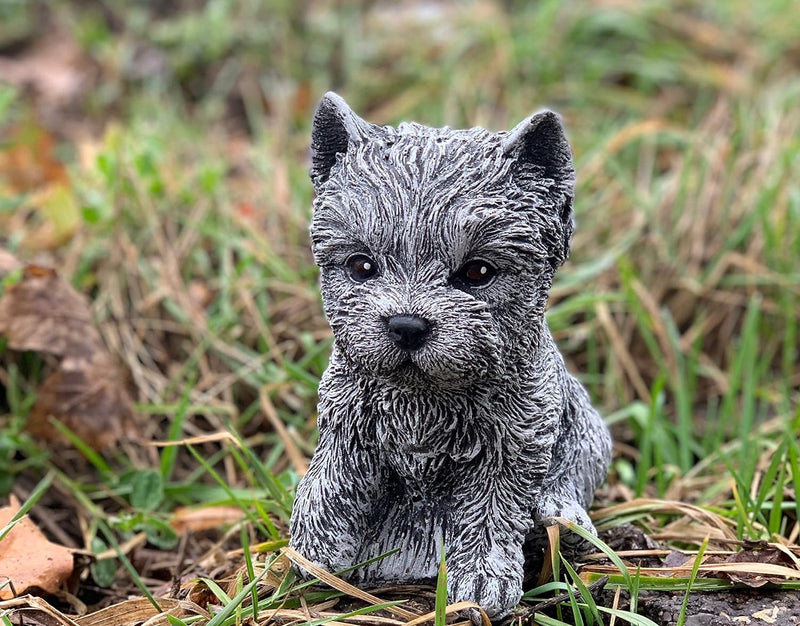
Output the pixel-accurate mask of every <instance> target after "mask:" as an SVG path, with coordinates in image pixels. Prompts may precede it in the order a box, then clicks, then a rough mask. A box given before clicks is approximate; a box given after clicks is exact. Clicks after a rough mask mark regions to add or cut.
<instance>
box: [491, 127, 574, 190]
mask: <svg viewBox="0 0 800 626" xmlns="http://www.w3.org/2000/svg"><path fill="white" fill-rule="evenodd" d="M503 152H504V153H505V154H506V155H507V156H511V157H515V158H516V159H517V160H519V161H520V162H522V163H528V164H530V165H537V166H539V167H541V168H543V172H542V173H543V175H544V178H550V179H552V180H554V181H556V183H557V184H560V185H564V184H566V185H568V186H569V187H570V188H571V187H572V183H573V179H574V177H575V170H574V168H573V166H572V150H571V149H570V147H569V142H568V141H567V137H566V135H565V134H564V127H563V126H562V125H561V118H560V117H559V116H558V115H557V114H555V113H553V112H552V111H541V112H539V113H535V114H534V115H531V116H530V117H529V118H528V119H526V120H523V121H522V122H520V123H519V124H517V125H516V126H515V127H514V129H513V130H511V131H510V132H509V133H508V135H507V136H506V138H505V140H504V141H503Z"/></svg>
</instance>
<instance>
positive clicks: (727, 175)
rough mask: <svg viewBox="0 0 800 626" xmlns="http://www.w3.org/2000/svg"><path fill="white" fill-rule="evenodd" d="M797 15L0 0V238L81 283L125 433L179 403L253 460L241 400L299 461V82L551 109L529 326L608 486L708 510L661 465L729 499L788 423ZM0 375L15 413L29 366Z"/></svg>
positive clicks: (747, 483) (441, 120)
mask: <svg viewBox="0 0 800 626" xmlns="http://www.w3.org/2000/svg"><path fill="white" fill-rule="evenodd" d="M797 24H800V4H798V3H797V2H795V1H793V0H768V1H766V2H759V3H753V2H746V1H744V0H728V1H722V0H719V1H714V2H708V1H693V0H649V1H646V2H633V1H628V0H598V1H592V2H589V1H577V2H557V1H552V0H541V1H538V2H521V1H515V0H505V1H496V2H492V1H489V0H475V1H473V2H436V1H419V2H416V1H410V2H382V1H377V0H372V1H368V0H364V1H361V2H356V1H347V0H340V1H338V2H330V1H323V0H300V1H295V2H292V1H289V0H262V1H256V0H250V1H247V0H241V1H237V0H227V1H224V0H209V1H207V2H200V1H195V0H176V1H175V2H159V1H147V0H137V1H134V2H126V1H122V0H83V1H75V2H64V1H61V0H54V1H51V2H43V1H41V2H39V1H28V2H24V1H22V0H20V1H14V0H12V1H10V2H9V1H5V2H2V3H0V80H2V83H0V128H1V129H2V145H0V197H1V198H2V200H1V201H0V202H2V204H1V205H0V245H2V246H4V247H5V248H6V249H7V250H9V251H11V252H12V253H13V254H15V255H16V256H18V257H19V258H21V259H24V260H26V261H37V262H40V263H43V264H50V265H55V266H56V267H58V268H59V270H60V272H61V273H62V274H63V275H65V276H66V277H67V278H68V279H69V280H71V282H72V283H73V284H74V285H75V286H76V287H77V288H78V289H79V290H81V291H83V292H84V293H87V294H89V295H90V296H91V297H92V299H93V303H94V304H93V306H94V314H95V316H96V318H97V320H98V323H99V325H100V329H101V332H102V333H103V336H104V339H105V341H106V343H107V344H108V345H109V346H110V347H111V348H112V350H113V351H114V352H115V353H116V354H117V355H118V357H119V358H120V360H121V361H122V362H123V363H124V364H125V365H126V368H127V370H129V371H130V374H131V384H132V388H133V389H134V390H135V394H136V397H137V400H138V405H137V406H138V409H139V411H140V412H141V413H142V414H143V415H146V416H148V417H149V419H148V420H147V421H146V422H145V425H144V426H143V432H144V434H145V436H146V437H155V438H158V437H162V436H163V433H164V432H165V430H166V429H167V428H168V426H167V424H169V423H170V421H171V420H175V418H176V414H178V413H180V414H181V415H182V416H183V415H184V413H186V412H187V411H188V414H189V417H187V418H186V419H185V420H183V421H182V424H183V426H182V428H183V429H184V432H185V433H186V434H200V433H205V432H209V431H213V430H216V429H224V428H226V427H227V426H228V425H230V424H233V425H235V427H236V428H237V429H240V430H241V431H242V432H243V433H245V434H246V435H247V436H249V437H252V438H251V439H250V442H251V444H252V445H253V446H256V447H257V449H259V450H262V448H258V446H260V445H263V446H264V448H263V455H264V456H265V458H267V459H268V466H269V468H270V469H271V470H274V471H275V472H276V473H278V474H279V473H281V472H282V471H284V470H287V468H290V463H289V461H288V460H287V459H286V458H285V456H284V454H283V453H284V447H283V445H284V442H283V441H282V440H281V439H280V438H278V437H277V436H276V435H275V434H274V432H273V426H272V425H271V424H270V423H269V422H268V420H267V418H266V416H265V413H264V411H263V405H262V403H261V402H260V400H259V391H261V390H264V389H266V390H267V392H268V395H269V397H270V398H271V399H272V401H274V403H275V406H276V408H277V412H278V415H279V417H280V419H281V420H282V421H283V422H284V423H285V424H287V425H288V426H289V429H290V432H291V433H292V437H294V438H295V440H296V443H297V445H298V446H300V448H301V450H302V451H303V452H304V453H310V451H311V450H312V449H313V445H314V437H315V435H314V428H313V427H314V420H313V417H314V407H315V393H316V383H317V380H318V377H319V375H320V373H321V371H322V370H323V369H324V366H325V363H326V359H327V350H328V347H329V345H330V334H329V331H328V329H327V326H326V323H325V320H324V318H323V317H322V314H321V310H320V306H319V301H318V296H317V292H316V285H315V280H316V278H315V277H316V273H315V270H314V268H313V266H312V263H311V259H310V255H309V253H308V241H307V230H306V228H307V220H308V218H309V214H310V204H311V193H312V191H311V186H310V184H309V182H308V180H307V178H306V170H307V167H308V144H309V125H310V119H311V115H312V112H313V108H314V105H315V103H316V101H317V99H318V98H319V97H320V96H321V95H322V94H323V93H324V92H325V91H327V90H329V89H333V90H336V91H338V92H339V93H341V94H342V95H343V96H344V97H345V98H346V99H347V100H348V102H349V103H350V104H351V106H352V107H353V108H354V110H356V111H357V112H359V114H360V115H362V116H363V117H364V118H365V119H367V120H369V121H372V122H376V123H396V122H399V121H401V120H409V119H413V120H416V121H419V122H422V123H425V124H429V125H432V126H436V125H443V124H447V125H450V126H454V127H463V126H472V125H482V126H486V127H488V128H491V129H496V130H500V129H507V128H510V127H511V126H512V125H513V124H515V123H516V122H517V121H519V120H520V119H522V118H523V117H525V116H526V115H528V114H529V113H530V112H531V111H533V110H536V109H539V108H541V107H544V106H547V107H550V108H553V109H555V110H556V111H558V112H559V113H560V114H561V115H562V116H563V118H564V121H565V124H566V127H567V129H568V134H569V137H570V139H571V141H572V144H573V148H574V153H575V160H576V167H577V175H578V187H577V200H576V212H577V219H578V228H577V232H576V237H575V241H574V245H573V255H572V259H571V260H570V261H569V262H568V263H567V265H566V266H565V267H564V268H563V269H562V270H561V272H560V274H559V277H558V280H557V283H556V285H555V288H554V290H553V294H552V299H551V308H550V311H549V320H550V323H551V326H552V328H553V331H554V334H555V336H556V338H557V339H558V341H559V342H560V345H561V347H562V350H563V352H564V354H565V356H566V358H567V361H568V363H569V365H570V367H571V368H572V370H573V371H575V372H577V373H579V375H580V376H581V378H582V379H583V380H584V381H585V382H586V384H587V386H588V387H589V389H590V391H591V393H592V395H593V397H594V399H595V401H596V402H597V403H598V405H599V406H601V407H602V408H603V410H604V412H605V413H606V414H607V415H608V416H609V421H610V422H611V423H613V425H614V429H615V434H616V437H617V440H618V441H619V446H618V451H617V452H618V456H617V460H616V462H615V474H614V480H612V483H613V484H618V485H622V486H623V487H624V489H627V490H629V491H626V492H625V493H632V492H635V493H639V494H641V493H652V492H653V491H656V492H657V493H658V494H659V495H669V496H671V497H675V498H681V497H688V496H687V494H688V493H689V492H691V493H692V494H694V495H693V496H692V497H695V498H699V499H700V500H703V501H706V502H711V501H712V500H713V498H715V497H717V498H723V499H725V498H728V497H729V495H730V494H729V493H728V492H727V491H725V492H724V494H723V495H721V496H720V495H719V494H720V493H722V491H723V490H722V489H721V488H719V485H717V484H711V483H709V482H708V481H707V482H705V483H703V482H702V481H701V482H700V483H697V482H692V483H685V482H680V481H676V478H677V477H680V476H684V475H687V474H688V473H690V472H692V471H695V473H696V474H699V473H703V472H705V473H706V474H713V473H714V471H717V470H714V469H713V468H717V469H718V468H719V467H732V466H736V467H737V468H739V471H740V474H738V475H737V478H736V480H737V481H738V482H737V484H739V486H740V488H742V489H744V491H745V492H748V491H749V490H750V488H751V485H752V481H753V480H755V477H757V476H759V475H760V474H758V472H759V471H762V473H763V463H764V458H767V457H765V455H767V453H768V454H769V455H771V454H773V453H775V452H776V450H777V451H778V452H779V453H781V454H785V455H787V456H786V458H787V462H788V459H789V458H790V456H789V455H790V452H791V450H792V449H793V448H792V447H791V446H785V447H780V446H783V443H781V441H782V438H783V437H784V436H785V435H786V434H787V433H788V434H789V435H790V437H792V436H794V435H796V433H797V429H798V420H800V414H798V410H797V404H798V388H800V365H798V361H799V360H800V359H798V356H799V355H800V353H799V349H800V348H799V347H798V341H799V339H798V309H799V308H800V307H799V306H798V304H799V302H800V262H798V258H800V184H799V183H798V177H797V172H798V171H800V107H798V106H797V102H798V101H800V39H799V38H798V37H797ZM18 365H19V366H21V364H18ZM18 365H15V367H17V366H18ZM3 384H4V385H5V386H6V387H7V388H9V385H12V384H13V385H14V386H15V389H16V386H18V387H19V389H17V390H16V391H15V392H14V393H13V394H12V393H11V392H7V397H8V398H9V399H8V400H6V403H5V405H4V407H0V408H5V409H6V410H7V412H8V414H9V415H12V416H15V418H14V419H15V420H16V421H13V420H12V423H14V424H18V425H19V427H20V428H22V425H24V418H25V411H26V406H28V407H29V405H30V403H29V402H28V403H27V404H26V402H25V400H24V399H25V398H26V397H27V396H26V394H30V393H32V390H33V383H31V382H26V381H25V380H21V379H20V377H9V375H8V373H6V376H5V377H4V380H3ZM12 396H13V398H17V397H19V398H20V400H19V402H17V401H16V400H12V399H11V398H12ZM182 399H184V400H185V401H184V400H182ZM187 406H188V407H189V409H187ZM181 412H183V413H181ZM723 442H731V443H730V444H729V446H728V447H721V444H722V443H723ZM142 454H143V455H144V457H145V458H146V457H147V454H144V453H142ZM209 454H210V452H209ZM698 461H700V462H701V469H696V468H697V463H698ZM184 462H185V463H186V468H187V469H186V471H187V472H189V471H190V470H189V468H190V467H192V465H193V464H194V463H195V462H194V461H193V460H192V459H191V458H190V457H187V459H185V460H184ZM693 468H695V469H693ZM759 468H761V469H759ZM723 473H724V472H723ZM726 475H727V474H726ZM789 475H790V474H787V477H788V476H789ZM718 476H719V475H717V477H718ZM695 477H696V476H695ZM295 478H296V477H295ZM293 480H294V478H291V477H289V478H287V479H286V481H287V484H290V483H291V482H292V481H293ZM795 480H798V479H797V478H795ZM712 483H713V481H712ZM698 485H699V487H698ZM698 494H699V495H698ZM726 494H727V495H726ZM612 495H613V494H612ZM617 495H618V494H617ZM175 497H176V498H178V499H180V496H179V495H176V496H175ZM762 502H763V500H762ZM792 515H794V513H792ZM787 523H790V522H788V521H787V522H784V524H787ZM784 527H785V526H784Z"/></svg>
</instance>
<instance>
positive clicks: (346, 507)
mask: <svg viewBox="0 0 800 626" xmlns="http://www.w3.org/2000/svg"><path fill="white" fill-rule="evenodd" d="M312 142H313V143H312V159H313V162H312V169H311V175H312V180H313V182H314V186H315V190H316V192H317V197H316V200H315V203H314V207H315V208H314V217H313V221H312V225H311V238H312V244H313V251H314V257H315V260H316V262H317V264H318V265H319V266H320V268H321V289H322V297H323V303H324V306H325V311H326V314H327V316H328V319H329V321H330V323H331V326H332V328H333V331H334V337H335V343H334V349H333V353H332V355H331V361H330V365H329V367H328V369H327V370H326V372H325V374H324V376H323V379H322V383H321V385H320V403H319V430H320V439H319V445H318V448H317V451H316V453H315V455H314V458H313V459H312V461H311V466H310V468H309V471H308V473H307V474H306V476H305V477H304V479H303V480H302V481H301V483H300V485H299V487H298V491H297V499H296V503H295V509H294V512H293V515H292V521H291V535H292V538H291V545H292V546H293V547H294V548H296V549H297V550H298V551H299V552H301V553H302V554H304V555H305V556H306V557H307V558H309V559H311V560H312V561H314V562H316V563H318V564H319V565H321V566H322V567H324V568H325V569H327V570H329V571H332V572H335V571H339V570H342V569H345V568H349V567H351V566H353V565H356V564H358V563H361V562H364V561H367V560H369V559H373V558H375V557H378V556H380V555H382V554H385V553H387V552H390V551H392V550H395V549H397V551H396V552H394V553H392V554H391V555H389V556H388V557H386V558H383V559H381V560H378V561H376V562H374V563H371V564H369V565H367V566H366V567H362V568H359V569H356V570H354V571H352V572H351V573H350V574H348V575H349V577H350V579H351V580H353V581H355V582H360V583H364V584H373V585H375V584H383V583H390V582H419V581H427V580H430V579H432V578H435V577H436V572H437V568H438V565H439V561H440V555H441V549H442V546H443V547H444V554H445V558H446V563H447V568H448V587H449V589H448V591H449V599H450V600H451V601H458V600H472V601H475V602H478V603H480V604H481V605H482V606H483V607H484V608H485V609H486V610H487V612H488V613H489V614H490V615H491V616H493V617H500V616H502V615H504V614H507V613H508V612H509V611H510V610H511V609H512V608H513V607H514V605H515V604H516V603H517V601H518V600H519V598H520V595H521V593H522V578H523V544H524V543H525V541H526V538H530V537H534V536H535V533H534V528H535V527H538V523H537V522H538V520H541V519H543V518H546V517H550V516H554V515H560V516H563V517H566V518H569V519H571V520H574V521H576V522H578V523H579V524H580V525H581V526H583V527H584V528H587V529H590V530H592V531H593V530H594V529H593V526H592V524H591V521H590V520H589V518H588V516H587V514H586V508H587V507H588V505H589V504H590V503H591V500H592V495H593V492H594V489H595V488H596V487H597V486H598V485H599V483H600V482H602V480H603V479H604V477H605V474H606V471H607V467H608V463H609V458H610V438H609V434H608V431H607V429H606V427H605V426H604V424H603V422H602V420H601V418H600V416H599V415H598V413H597V412H596V411H595V410H594V409H593V408H592V406H591V404H590V402H589V399H588V396H587V394H586V392H585V390H584V389H583V387H582V386H581V385H580V383H578V382H577V381H576V380H575V379H574V378H573V377H572V376H570V375H569V373H568V372H567V371H566V368H565V366H564V362H563V359H562V358H561V355H560V354H559V353H558V351H557V349H556V347H555V343H554V342H553V339H552V337H551V335H550V332H549V330H548V328H547V325H546V323H545V320H544V309H545V303H546V300H547V292H548V290H549V288H550V285H551V282H552V278H553V275H554V273H555V270H556V268H557V267H558V266H559V265H561V263H563V261H564V260H565V259H566V257H567V255H568V252H569V242H570V239H571V235H572V229H573V216H572V194H573V168H572V157H571V152H570V149H569V145H568V144H567V142H566V139H565V137H564V134H563V130H562V128H561V124H560V121H559V119H558V117H557V116H555V115H554V114H553V113H550V112H544V113H540V114H537V115H534V116H532V117H531V118H529V119H527V120H525V121H524V122H523V123H521V124H520V125H519V126H517V128H515V129H514V130H513V131H511V132H509V133H491V132H488V131H485V130H483V129H470V130H450V129H447V128H444V129H432V128H426V127H424V126H420V125H417V124H401V125H400V127H399V128H396V129H395V128H391V127H378V126H374V125H371V124H368V123H366V122H364V121H363V120H361V119H360V118H358V117H357V116H356V115H355V114H354V113H353V112H352V111H351V110H350V109H349V108H348V107H347V105H346V104H345V103H344V101H342V100H341V98H339V97H338V96H336V95H335V94H328V95H326V96H325V98H323V100H322V101H321V103H320V105H319V108H318V109H317V113H316V115H315V119H314V129H313V134H312Z"/></svg>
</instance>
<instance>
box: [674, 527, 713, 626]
mask: <svg viewBox="0 0 800 626" xmlns="http://www.w3.org/2000/svg"><path fill="white" fill-rule="evenodd" d="M706 548H708V538H706V539H705V540H704V541H703V543H702V545H701V546H700V549H699V550H698V551H697V556H696V557H695V558H694V563H693V564H692V574H691V576H689V584H688V585H686V593H684V594H683V602H682V603H681V612H680V614H679V615H678V623H677V626H683V624H684V622H685V621H686V609H687V608H688V606H689V594H691V592H692V585H693V584H694V581H695V580H696V579H697V572H699V571H700V564H701V563H702V562H703V554H705V551H706Z"/></svg>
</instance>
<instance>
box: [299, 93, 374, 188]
mask: <svg viewBox="0 0 800 626" xmlns="http://www.w3.org/2000/svg"><path fill="white" fill-rule="evenodd" d="M370 128H371V125H370V124H368V123H367V122H365V121H364V120H362V119H361V118H360V117H358V115H356V114H355V113H353V111H352V110H351V109H350V107H349V106H347V103H346V102H345V101H344V100H343V99H342V98H341V97H340V96H339V95H338V94H335V93H333V92H332V91H329V92H328V93H326V94H325V95H324V96H323V97H322V100H320V102H319V104H318V105H317V110H316V112H315V113H314V122H313V124H312V128H311V171H310V172H309V174H310V175H311V180H312V181H313V183H314V187H315V188H317V187H319V185H321V184H322V183H324V182H325V181H326V180H328V176H329V174H330V171H331V168H332V167H333V165H334V164H335V163H336V155H337V154H344V153H346V152H347V150H348V149H349V148H350V147H351V146H352V145H354V144H355V143H357V142H361V141H364V140H365V139H366V137H367V135H369V133H370Z"/></svg>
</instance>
